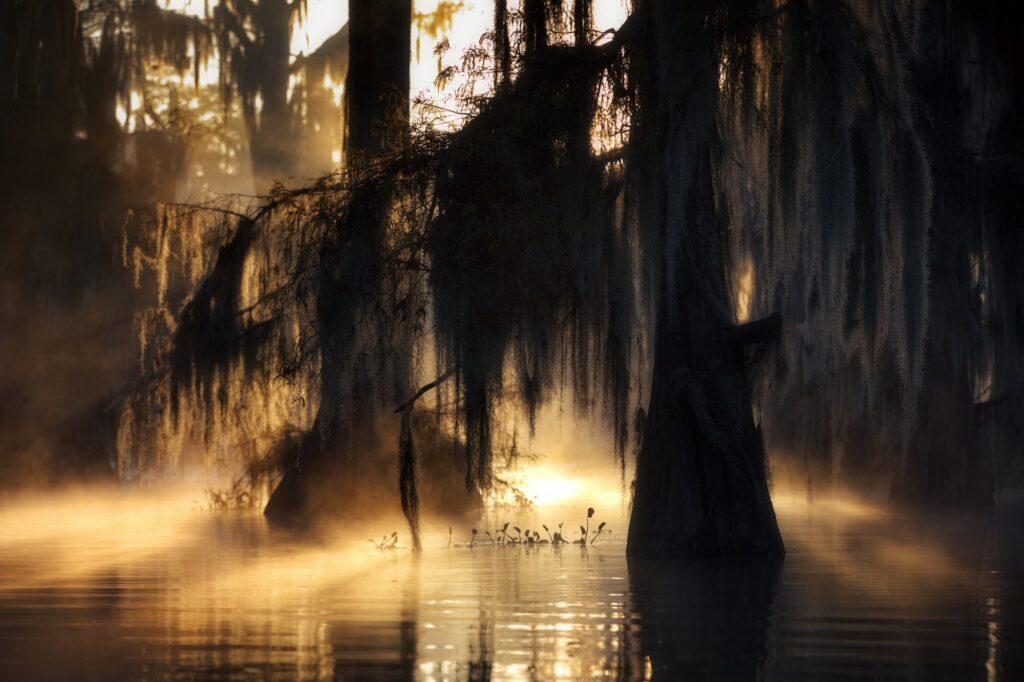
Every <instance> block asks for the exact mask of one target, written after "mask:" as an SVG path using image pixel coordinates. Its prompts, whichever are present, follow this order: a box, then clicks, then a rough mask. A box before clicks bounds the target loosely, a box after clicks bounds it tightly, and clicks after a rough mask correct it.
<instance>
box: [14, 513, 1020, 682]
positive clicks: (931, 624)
mask: <svg viewBox="0 0 1024 682" xmlns="http://www.w3.org/2000/svg"><path fill="white" fill-rule="evenodd" d="M33 504H34V506H32V505H29V506H26V505H21V506H18V505H13V504H12V505H7V506H5V507H3V511H0V679H3V680H34V679H54V680H62V679H69V680H70V679H74V680H84V679H95V680H111V679H155V680H159V679H225V680H227V679H230V680H235V679H237V680H250V679H251V680H261V679H281V680H291V679H332V678H333V679H353V680H372V679H408V678H416V679H422V680H466V679H474V680H475V679H541V680H548V679H585V678H593V677H604V678H612V679H650V678H653V679H670V680H676V679H741V680H742V679H764V680H795V679H806V680H820V679H912V680H1021V679H1024V528H1022V523H1021V521H1022V519H1024V516H1022V514H1021V512H1024V505H1020V504H1014V505H1003V506H1001V507H1000V508H998V509H997V510H996V511H995V512H992V513H986V514H977V515H975V514H930V515H927V516H921V517H918V518H909V517H907V516H900V515H896V514H893V513H890V512H887V511H885V510H882V509H878V508H874V507H871V506H867V505H862V504H857V503H853V502H849V501H846V502H840V501H833V502H823V503H819V504H815V505H813V506H808V505H806V504H801V503H787V502H785V501H779V504H778V506H779V516H780V522H781V525H782V529H783V532H784V534H785V538H786V541H787V546H788V555H787V557H786V559H785V561H784V562H782V563H780V564H764V563H759V562H742V563H730V564H706V563H705V564H687V563H679V562H636V561H627V559H626V556H625V551H624V549H625V547H624V544H623V542H622V540H623V536H622V535H621V534H620V533H613V534H612V535H611V538H610V540H609V541H608V542H604V543H599V544H597V545H594V546H592V547H590V548H588V549H587V550H586V551H583V550H582V549H581V548H580V547H579V546H563V547H561V548H555V547H552V546H550V545H541V546H536V547H516V548H513V547H506V548H495V547H491V546H488V545H486V544H485V545H477V546H475V547H473V548H472V549H470V548H469V547H466V546H452V547H450V548H446V547H445V545H446V543H447V528H445V529H444V532H443V533H435V534H433V535H429V536H428V537H427V542H426V548H425V550H424V552H423V553H422V555H420V556H414V555H413V554H412V553H411V552H409V551H408V550H403V549H399V550H396V551H391V552H381V551H377V550H375V549H373V547H371V545H370V544H369V543H367V542H365V539H364V537H365V536H360V537H359V538H358V539H357V538H355V537H350V538H339V539H337V540H336V541H333V540H332V541H331V542H326V543H325V542H323V541H317V542H312V541H298V540H295V539H294V538H289V537H286V536H281V535H278V534H276V533H275V532H273V531H271V530H269V529H268V528H267V527H266V526H265V524H264V523H263V520H262V519H261V518H260V517H259V516H256V515H239V514H234V515H231V514H220V515H217V514H211V513H208V512H200V511H198V510H195V509H191V510H189V509H188V508H187V506H186V507H185V508H184V509H182V508H181V506H180V505H176V504H175V503H172V502H166V503H163V504H160V505H154V506H152V507H149V506H146V505H136V504H134V503H130V502H126V503H124V504H114V505H111V504H107V503H98V502H93V503H79V502H69V503H67V504H61V505H55V506H53V508H51V505H48V504H47V503H46V501H45V500H39V501H37V502H35V503H33ZM574 512H575V510H557V511H555V510H552V511H551V513H550V516H549V515H548V510H538V511H537V514H538V515H539V516H542V517H544V516H547V517H549V518H555V517H558V516H564V517H565V519H566V520H570V519H572V518H575V515H574ZM537 525H538V526H539V523H538V524H537ZM609 525H610V526H611V527H612V529H613V530H621V529H624V528H625V526H624V525H623V524H622V519H616V520H614V521H612V522H610V523H609ZM459 534H460V531H459V529H456V544H458V540H459ZM481 535H482V534H481ZM467 539H468V538H467Z"/></svg>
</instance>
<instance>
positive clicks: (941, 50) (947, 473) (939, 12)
mask: <svg viewBox="0 0 1024 682" xmlns="http://www.w3.org/2000/svg"><path fill="white" fill-rule="evenodd" d="M924 19H925V20H926V22H927V24H926V25H927V26H928V28H929V30H928V31H927V33H926V35H928V36H930V40H929V41H928V42H926V43H925V44H924V49H922V50H921V54H920V57H919V58H918V62H917V63H916V64H915V65H914V67H915V68H914V69H913V72H912V73H913V75H914V77H915V85H916V89H917V93H918V95H919V99H918V100H917V102H918V106H919V116H918V118H919V120H920V122H921V123H920V125H921V129H922V132H923V133H924V140H925V142H926V144H927V151H928V154H929V156H930V159H931V165H932V173H933V183H934V186H935V206H934V211H933V215H932V231H931V238H930V250H929V253H928V268H929V285H930V293H929V295H930V300H931V304H930V306H929V318H928V337H927V341H926V349H925V366H924V377H923V382H922V394H921V401H920V410H919V412H918V418H917V420H916V428H915V429H914V431H913V433H912V435H911V437H910V440H909V443H908V446H907V452H906V453H905V456H904V458H903V462H902V467H901V468H900V470H899V471H898V472H897V475H896V476H895V478H894V481H893V486H892V491H891V497H892V499H893V500H894V501H895V502H900V503H909V504H951V505H981V506H988V505H991V504H992V503H993V500H994V496H993V476H992V462H991V457H990V455H989V453H988V452H987V451H986V448H985V447H983V440H982V438H981V430H980V422H979V419H978V418H977V410H976V409H975V405H974V393H975V391H974V388H975V387H974V383H975V381H976V377H977V375H978V374H979V373H980V370H981V366H982V364H983V360H982V357H983V355H984V348H985V345H986V342H987V340H986V339H985V338H984V333H985V330H984V328H983V325H982V318H983V317H984V313H983V312H982V311H983V309H984V303H983V296H984V294H979V291H981V289H982V282H981V277H982V276H983V275H982V267H983V266H982V262H983V259H984V256H983V254H984V250H985V248H986V245H985V242H986V236H985V234H984V231H985V230H986V222H987V216H986V212H987V211H988V210H989V209H988V207H987V206H986V198H985V188H984V181H983V179H982V169H981V168H980V167H979V162H978V160H977V157H978V156H980V155H981V154H982V153H984V152H986V151H987V150H986V149H984V147H981V148H979V147H978V145H979V144H981V145H983V144H984V142H978V140H984V138H985V137H986V136H987V134H988V130H987V125H988V124H987V122H985V121H983V120H982V119H979V118H978V116H977V114H976V113H974V111H973V105H972V102H973V101H976V100H977V99H979V98H980V95H987V96H990V97H991V96H992V93H990V92H988V91H987V88H986V85H985V83H986V81H983V80H980V79H979V80H978V81H977V82H975V79H976V77H975V76H974V75H969V71H968V70H966V69H965V64H968V63H970V62H972V61H975V60H978V59H981V58H982V57H983V55H982V56H979V54H977V53H976V52H977V49H978V48H977V47H975V45H974V44H973V43H974V41H975V40H979V41H982V40H984V41H985V42H986V43H987V42H989V40H990V39H986V38H985V36H988V35H991V30H992V28H993V26H992V24H993V22H999V21H1002V19H1001V18H1000V17H999V16H998V13H989V12H987V11H986V10H984V9H981V10H975V9H973V8H971V7H970V6H969V5H964V4H958V3H953V5H951V6H950V7H948V8H947V7H944V6H940V5H936V6H934V7H931V8H930V9H929V11H927V12H926V14H925V15H924ZM988 49H994V48H993V47H990V48H988ZM984 71H987V70H984ZM979 91H980V95H979ZM1000 201H1003V199H1002V197H997V198H996V200H995V202H996V203H999V202H1000Z"/></svg>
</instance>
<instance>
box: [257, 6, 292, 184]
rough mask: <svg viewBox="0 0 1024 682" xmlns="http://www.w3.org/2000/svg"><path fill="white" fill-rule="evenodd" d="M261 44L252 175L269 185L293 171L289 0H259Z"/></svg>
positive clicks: (258, 60)
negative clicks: (260, 100)
mask: <svg viewBox="0 0 1024 682" xmlns="http://www.w3.org/2000/svg"><path fill="white" fill-rule="evenodd" d="M257 12H258V13H257V17H258V18H257V23H258V37H257V40H258V44H259V47H258V49H257V52H256V54H255V59H256V68H255V70H254V72H255V74H256V75H257V77H258V78H259V79H260V95H261V96H262V98H263V108H262V109H261V110H260V113H259V124H258V126H257V128H256V130H255V131H253V135H252V142H251V144H252V162H253V174H254V175H255V177H256V181H257V183H259V186H260V187H269V186H270V185H271V183H273V182H275V181H281V180H284V179H286V178H287V177H288V176H290V175H291V174H292V172H293V164H294V153H293V152H294V149H295V148H296V147H297V146H298V145H297V143H296V141H295V140H294V139H293V137H292V127H291V110H290V107H289V104H288V75H289V64H288V62H289V56H290V50H291V45H290V33H291V13H292V8H291V6H290V4H289V2H288V0H260V3H259V7H258V9H257Z"/></svg>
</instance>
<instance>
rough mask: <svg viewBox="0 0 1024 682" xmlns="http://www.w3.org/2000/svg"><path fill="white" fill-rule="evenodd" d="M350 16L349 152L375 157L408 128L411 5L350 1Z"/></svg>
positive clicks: (403, 0)
mask: <svg viewBox="0 0 1024 682" xmlns="http://www.w3.org/2000/svg"><path fill="white" fill-rule="evenodd" d="M348 12H349V17H348V26H349V69H348V76H347V77H346V79H345V127H346V133H345V152H346V154H347V155H348V154H352V153H359V154H366V155H368V156H373V155H375V154H379V153H380V152H381V151H383V150H384V149H386V148H387V147H388V142H389V140H388V134H389V132H390V133H393V134H397V135H404V134H405V132H406V131H407V129H408V128H407V119H408V106H409V62H410V60H411V58H412V43H411V39H410V35H411V17H412V1H411V0H349V4H348ZM399 117H400V118H399Z"/></svg>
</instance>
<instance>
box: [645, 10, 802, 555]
mask: <svg viewBox="0 0 1024 682" xmlns="http://www.w3.org/2000/svg"><path fill="white" fill-rule="evenodd" d="M712 9H713V7H712V6H711V3H707V4H705V3H696V4H693V3H676V2H674V1H672V0H650V1H649V2H645V3H644V4H643V6H642V8H641V10H640V11H644V12H645V14H644V15H643V18H644V21H645V31H646V36H645V38H644V39H643V40H640V41H638V45H639V46H640V47H639V48H638V50H637V53H636V54H635V55H634V56H633V59H634V69H635V71H636V76H635V77H636V78H637V83H638V89H639V98H640V101H639V111H640V112H641V114H640V116H638V120H636V121H635V126H636V132H637V133H638V137H637V138H636V139H637V140H638V142H637V143H636V147H635V150H634V159H633V161H634V163H635V171H634V172H635V173H637V177H636V180H637V187H638V188H639V189H638V197H637V202H638V212H639V216H640V220H641V230H642V231H643V232H644V233H646V234H648V235H654V237H652V240H653V241H652V244H660V245H663V248H661V249H660V252H661V253H663V254H664V256H663V260H662V262H661V269H662V271H663V272H662V274H661V277H660V279H661V281H662V282H664V285H663V286H662V288H661V294H660V300H659V303H658V310H657V317H658V319H657V324H656V330H655V357H654V367H653V380H652V384H651V397H650V404H649V409H648V411H647V423H646V428H645V431H644V439H643V444H642V447H641V450H640V453H639V456H638V460H637V471H636V482H635V491H634V498H633V512H632V516H631V518H630V525H629V538H628V552H629V554H631V555H633V556H651V555H673V556H712V557H716V556H735V555H751V554H759V555H781V554H782V553H783V551H784V549H783V543H782V537H781V535H780V533H779V529H778V524H777V522H776V519H775V512H774V509H773V508H772V503H771V498H770V496H769V491H768V481H767V473H766V463H765V450H764V443H763V439H762V436H761V430H760V428H759V427H758V426H757V425H756V424H755V423H754V419H753V415H752V406H751V389H750V381H749V379H748V376H747V367H746V359H745V355H746V350H745V345H746V341H748V340H749V339H745V338H744V335H743V334H741V333H738V329H737V328H736V327H735V326H734V325H733V321H734V318H733V311H732V303H731V297H730V296H729V288H728V284H727V271H726V268H727V260H726V251H725V243H724V240H725V230H724V229H723V228H724V226H723V225H722V224H721V223H720V218H719V215H718V212H717V211H716V202H715V196H714V186H713V183H712V170H713V164H714V163H715V159H714V146H715V145H714V138H715V107H716V97H717V87H718V83H717V73H718V71H717V68H716V66H717V62H716V49H715V48H716V46H715V41H714V39H713V38H712V37H711V35H712V32H713V31H714V28H713V27H712V26H711V19H710V13H711V11H712ZM648 248H650V245H649V247H648ZM776 322H777V320H776ZM776 326H777V325H776Z"/></svg>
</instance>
